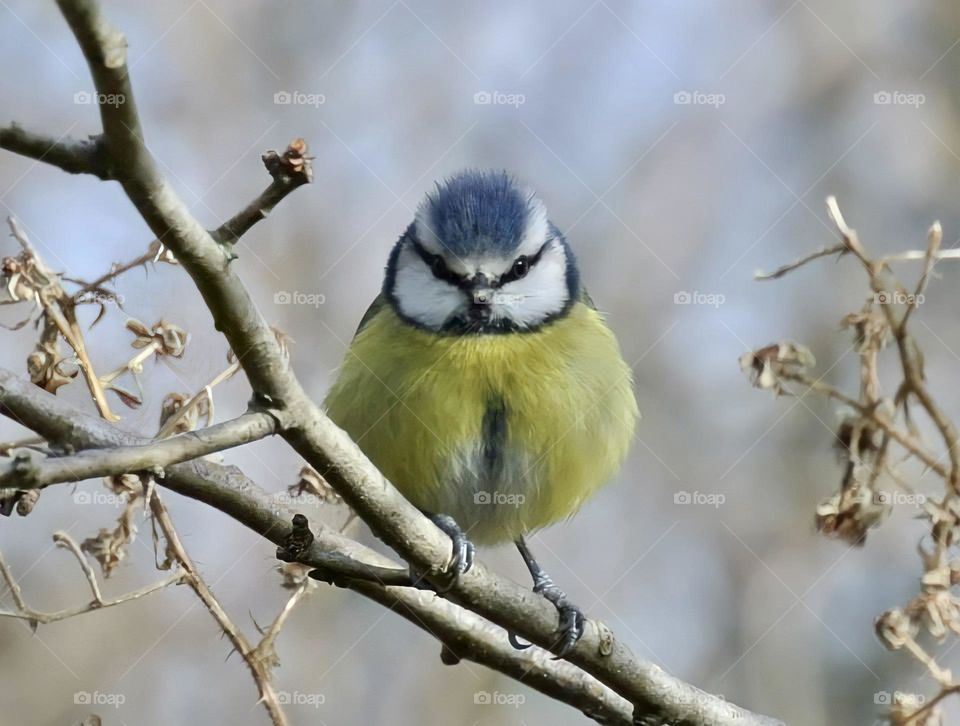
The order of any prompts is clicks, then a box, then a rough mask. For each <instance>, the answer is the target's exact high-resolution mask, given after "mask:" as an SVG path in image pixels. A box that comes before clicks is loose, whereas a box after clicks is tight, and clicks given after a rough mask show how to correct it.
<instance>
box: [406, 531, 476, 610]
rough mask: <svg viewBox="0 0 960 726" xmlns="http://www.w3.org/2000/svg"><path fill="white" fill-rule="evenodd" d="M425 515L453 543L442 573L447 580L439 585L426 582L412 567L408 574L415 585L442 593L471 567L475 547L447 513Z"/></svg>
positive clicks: (474, 556) (448, 589)
mask: <svg viewBox="0 0 960 726" xmlns="http://www.w3.org/2000/svg"><path fill="white" fill-rule="evenodd" d="M426 516H427V518H428V519H429V520H430V521H431V522H433V523H434V524H435V525H437V527H438V528H439V529H440V531H442V532H443V533H444V534H445V535H447V536H448V537H449V538H450V541H451V542H452V543H453V554H452V555H451V557H450V562H449V564H448V565H447V567H446V572H445V573H444V574H445V575H446V577H447V578H448V582H446V583H444V584H443V585H441V586H439V587H438V586H436V585H431V584H429V583H428V582H427V580H426V579H425V577H424V576H423V573H419V572H415V571H414V570H413V569H411V572H410V576H411V579H412V580H413V582H414V584H416V585H417V587H423V588H424V589H429V590H434V591H436V592H438V593H440V594H441V595H442V594H443V593H445V592H449V591H450V589H451V588H453V586H454V585H456V584H457V580H459V579H460V576H461V575H463V574H465V573H466V572H468V571H469V570H470V568H471V567H473V561H474V559H475V558H476V553H477V549H476V547H474V546H473V542H471V541H470V540H469V539H467V535H466V534H465V533H464V531H463V530H462V529H461V528H460V525H459V524H457V522H456V520H454V518H453V517H451V516H450V515H449V514H427V515H426Z"/></svg>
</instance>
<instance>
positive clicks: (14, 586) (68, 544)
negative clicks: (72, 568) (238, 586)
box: [0, 532, 184, 629]
mask: <svg viewBox="0 0 960 726" xmlns="http://www.w3.org/2000/svg"><path fill="white" fill-rule="evenodd" d="M53 538H54V542H56V543H57V545H58V546H61V547H65V548H66V549H68V550H70V552H72V553H73V554H74V555H75V556H76V558H77V561H78V562H79V563H80V568H81V570H82V571H83V575H84V577H85V578H86V580H87V583H88V584H89V586H90V590H91V592H92V594H93V599H92V600H91V601H90V602H88V603H86V604H84V605H79V606H76V607H72V608H66V609H64V610H57V611H55V612H41V611H39V610H34V609H33V608H31V607H30V606H29V605H27V603H26V601H25V600H24V598H23V593H22V592H21V591H20V585H19V584H18V583H17V581H16V579H15V578H14V576H13V573H12V572H11V571H10V567H9V566H8V565H7V563H6V561H5V560H4V559H3V554H2V553H0V578H2V579H3V582H4V583H5V584H6V586H7V588H8V589H9V591H10V595H11V597H12V599H13V604H14V609H13V610H0V617H4V618H19V619H21V620H26V621H27V622H28V623H29V624H30V626H31V628H34V629H36V627H37V626H38V625H46V624H48V623H55V622H58V621H60V620H66V619H67V618H73V617H76V616H77V615H83V614H84V613H89V612H93V611H94V610H103V609H105V608H110V607H114V606H115V605H121V604H123V603H126V602H130V601H131V600H138V599H139V598H141V597H145V596H146V595H149V594H151V593H154V592H156V591H157V590H162V589H164V588H165V587H168V586H170V585H177V584H180V583H181V582H182V581H183V578H184V572H183V571H182V570H180V569H179V568H178V569H176V570H174V571H173V572H172V573H171V574H170V575H169V576H167V577H165V578H163V579H162V580H158V581H157V582H154V583H153V584H150V585H145V586H144V587H141V588H139V589H137V590H133V591H131V592H128V593H126V594H124V595H120V596H119V597H115V598H110V599H108V600H105V599H104V598H103V596H102V595H101V593H100V586H99V584H98V582H97V576H96V574H95V573H94V571H93V568H92V567H90V563H89V562H88V561H87V559H86V557H84V555H83V552H81V551H80V546H79V545H78V544H77V543H76V542H75V541H74V540H73V538H71V537H70V536H69V535H68V534H66V533H65V532H57V533H55V534H54V535H53Z"/></svg>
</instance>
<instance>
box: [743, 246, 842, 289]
mask: <svg viewBox="0 0 960 726" xmlns="http://www.w3.org/2000/svg"><path fill="white" fill-rule="evenodd" d="M849 251H850V250H848V249H847V246H846V245H845V244H843V243H841V244H837V245H832V246H831V247H821V248H820V249H819V250H817V251H816V252H811V253H810V254H809V255H806V256H804V257H801V258H800V259H798V260H794V261H793V262H790V263H788V264H786V265H783V266H782V267H778V268H777V269H776V270H774V271H773V272H763V271H762V270H758V271H757V272H755V273H753V279H754V280H775V279H777V278H779V277H783V276H784V275H786V274H787V273H788V272H793V271H794V270H796V269H797V268H798V267H803V266H804V265H805V264H807V263H808V262H812V261H813V260H819V259H820V258H821V257H829V256H830V255H841V256H842V255H844V254H846V253H847V252H849Z"/></svg>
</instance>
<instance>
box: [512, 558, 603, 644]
mask: <svg viewBox="0 0 960 726" xmlns="http://www.w3.org/2000/svg"><path fill="white" fill-rule="evenodd" d="M533 591H534V592H537V593H540V594H541V595H543V597H544V598H546V599H547V600H549V601H550V602H551V603H553V606H554V607H555V608H556V609H557V615H558V617H559V620H558V623H557V632H558V633H559V634H560V637H559V639H558V640H557V642H556V643H554V648H555V650H554V652H555V653H556V656H555V657H554V660H559V659H560V658H563V657H564V656H566V655H567V653H569V652H570V651H571V650H572V649H573V646H575V645H576V644H577V641H578V640H580V638H582V637H583V628H584V625H585V623H586V621H587V619H586V617H585V616H584V614H583V611H582V610H581V609H580V608H578V607H577V606H576V605H574V604H573V603H572V602H570V600H569V599H568V598H567V594H566V593H565V592H564V591H563V590H561V589H560V588H559V587H557V586H556V585H554V584H553V580H551V579H550V576H549V575H547V574H545V573H543V574H542V575H541V576H540V577H538V578H537V580H536V582H535V583H534V586H533ZM511 644H513V641H511ZM514 647H516V645H515V644H514Z"/></svg>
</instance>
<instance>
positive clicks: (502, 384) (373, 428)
mask: <svg viewBox="0 0 960 726" xmlns="http://www.w3.org/2000/svg"><path fill="white" fill-rule="evenodd" d="M491 407H493V408H496V407H502V411H501V413H500V414H499V416H500V418H501V421H500V422H499V424H498V425H499V426H500V427H501V428H502V430H501V431H499V432H496V431H494V435H493V436H485V433H487V434H489V433H490V432H491V428H492V427H491V424H490V415H489V411H490V410H491ZM327 409H328V412H329V414H330V417H331V418H332V419H333V420H334V421H335V422H336V423H337V425H339V426H340V427H342V428H343V429H345V430H346V431H347V433H349V434H350V435H351V437H353V439H354V440H355V441H356V442H357V443H358V444H359V445H360V448H361V449H363V451H364V452H365V453H366V454H367V456H369V457H370V459H371V460H372V461H373V463H374V464H375V465H376V466H377V467H378V468H379V469H380V470H381V471H383V473H384V474H385V475H386V476H387V478H388V479H389V480H390V481H391V482H393V483H394V485H396V486H397V488H398V489H400V491H401V492H403V494H404V496H406V497H407V498H408V499H409V500H410V501H411V502H413V503H414V504H415V505H417V506H418V507H420V508H421V509H424V510H426V511H429V512H442V513H445V514H450V515H451V516H453V518H454V519H456V520H457V522H458V523H459V524H460V526H461V527H462V528H463V530H464V531H465V532H466V533H467V536H469V537H470V538H471V539H473V540H475V541H477V542H481V543H484V542H486V543H495V542H505V541H510V540H513V539H515V538H516V537H517V536H519V535H521V534H526V533H528V532H531V531H534V530H537V529H539V528H541V527H545V526H547V525H548V524H551V523H553V522H556V521H557V520H560V519H563V518H565V517H568V516H570V515H572V514H573V513H574V512H576V511H577V509H579V507H580V505H581V504H582V503H583V501H584V500H585V499H586V498H587V497H588V496H590V495H591V494H592V493H593V492H594V491H596V489H597V488H598V487H599V486H600V485H602V484H603V483H604V482H606V481H607V480H608V479H609V478H610V477H611V476H612V475H613V474H614V473H615V472H616V471H617V469H618V468H619V467H620V465H621V463H622V461H623V459H624V457H625V456H626V453H627V450H628V448H629V445H630V441H631V439H632V437H633V431H634V426H635V422H636V419H637V405H636V401H635V399H634V396H633V390H632V378H631V372H630V369H629V368H628V367H627V365H626V363H624V361H623V359H622V357H621V355H620V351H619V348H618V345H617V342H616V339H615V338H614V336H613V334H612V333H611V332H610V330H609V329H608V328H607V327H606V325H604V323H603V321H602V319H601V317H600V315H599V314H598V313H597V311H596V310H593V309H592V308H591V307H589V306H588V305H586V304H584V303H583V302H578V303H577V304H575V305H574V306H573V308H572V309H571V311H570V313H569V314H568V315H566V316H565V317H563V318H562V319H560V320H557V321H555V322H553V323H551V324H550V325H547V326H544V327H543V328H541V329H540V330H538V331H536V332H533V333H529V334H527V335H518V334H514V335H463V336H451V335H436V334H435V333H431V332H430V331H427V330H422V329H418V328H415V327H412V326H410V325H408V324H406V323H405V322H404V321H403V320H402V319H400V318H399V317H398V316H397V315H396V313H395V312H394V311H393V310H392V309H391V308H390V307H389V306H386V305H385V306H383V307H382V308H381V310H380V312H378V313H377V314H376V315H375V316H374V317H373V319H372V320H370V321H369V322H368V323H367V324H366V325H365V326H364V328H363V329H362V330H361V331H360V333H358V335H357V337H356V338H355V339H354V341H353V344H352V345H351V346H350V351H349V353H348V354H347V357H346V360H345V361H344V364H343V367H342V369H341V371H340V375H339V377H338V379H337V382H336V384H335V385H334V387H333V389H332V390H331V391H330V394H329V396H328V398H327ZM485 419H486V426H485ZM485 429H486V431H485ZM487 442H490V443H491V444H492V446H493V449H494V451H490V450H486V449H485V447H486V444H487Z"/></svg>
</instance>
